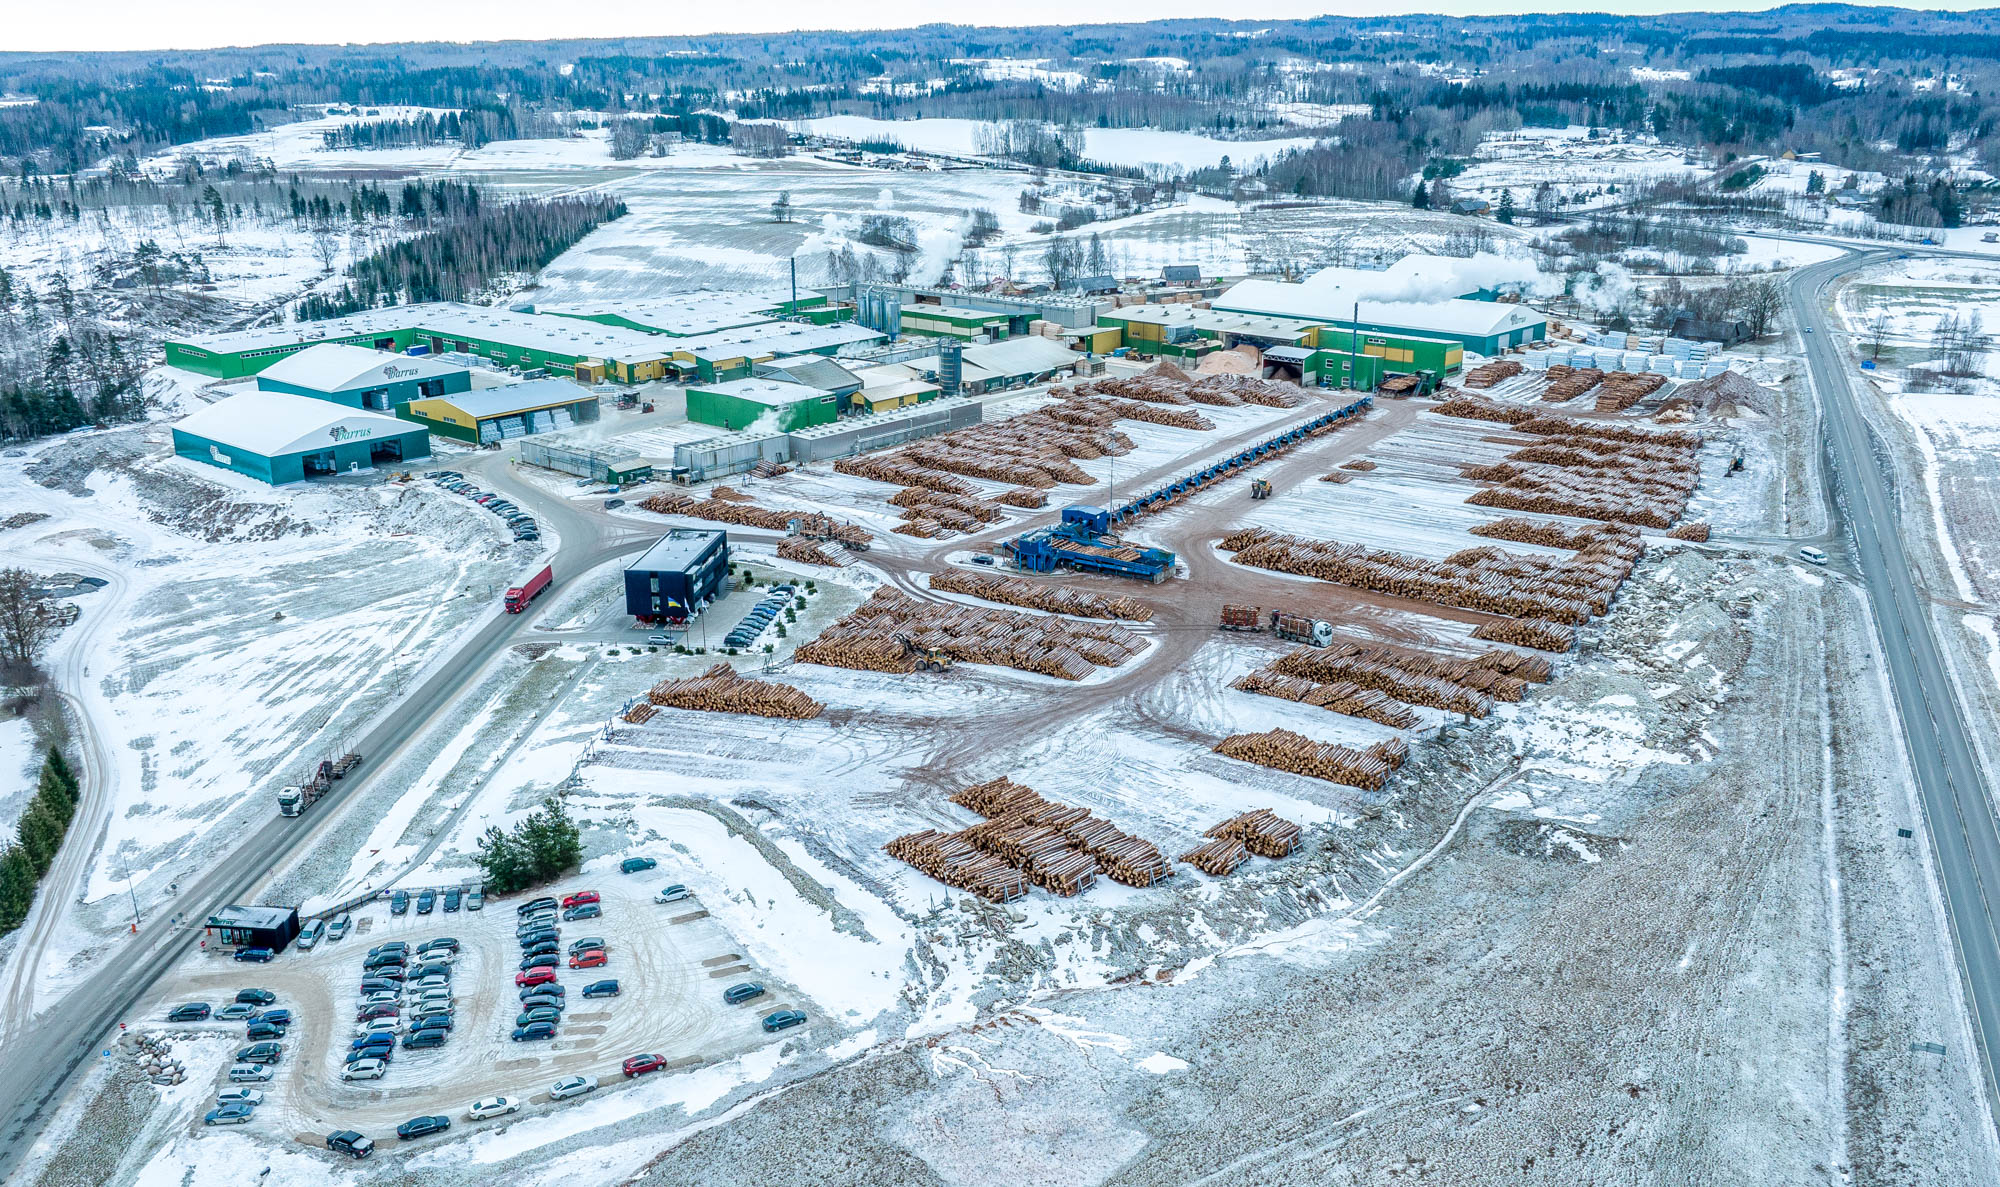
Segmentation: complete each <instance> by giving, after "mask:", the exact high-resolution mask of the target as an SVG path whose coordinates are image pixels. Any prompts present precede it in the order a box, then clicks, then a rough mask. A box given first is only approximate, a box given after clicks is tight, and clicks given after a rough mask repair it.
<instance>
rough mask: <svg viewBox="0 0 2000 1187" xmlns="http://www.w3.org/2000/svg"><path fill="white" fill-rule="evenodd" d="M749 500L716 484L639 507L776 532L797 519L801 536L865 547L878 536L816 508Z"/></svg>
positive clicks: (653, 497)
mask: <svg viewBox="0 0 2000 1187" xmlns="http://www.w3.org/2000/svg"><path fill="white" fill-rule="evenodd" d="M748 500H749V496H748V495H744V494H741V493H739V492H737V491H733V490H730V489H729V488H728V487H717V488H716V489H715V492H714V493H713V494H712V495H710V497H708V498H706V499H697V498H695V497H694V496H693V495H684V494H681V493H680V492H678V491H664V492H662V493H660V494H657V495H651V496H648V497H647V498H644V499H641V500H639V506H640V507H642V508H644V509H645V510H647V511H652V512H655V513H657V514H660V515H685V516H687V517H689V518H690V519H706V520H711V521H713V522H716V523H730V524H735V525H737V526H739V527H748V528H766V529H768V530H770V531H775V532H782V531H787V530H789V529H790V527H791V524H792V521H793V520H797V521H798V524H799V534H800V535H802V536H813V537H819V538H823V539H830V540H838V541H839V542H840V543H842V544H845V545H847V546H849V547H863V548H865V547H867V545H868V542H869V541H870V540H873V539H874V538H875V536H874V534H873V533H871V532H869V531H868V530H867V529H865V528H859V527H856V526H855V525H853V524H851V523H841V522H839V521H837V520H835V519H832V518H830V517H828V516H825V515H821V514H819V513H818V512H816V511H773V510H771V509H770V508H768V507H759V506H758V505H757V504H756V503H754V502H750V501H748Z"/></svg>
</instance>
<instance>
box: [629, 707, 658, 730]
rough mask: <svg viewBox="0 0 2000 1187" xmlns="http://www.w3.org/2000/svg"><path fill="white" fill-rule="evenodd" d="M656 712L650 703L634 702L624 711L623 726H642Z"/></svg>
mask: <svg viewBox="0 0 2000 1187" xmlns="http://www.w3.org/2000/svg"><path fill="white" fill-rule="evenodd" d="M658 712H659V710H658V709H655V708H653V702H651V701H634V702H633V703H632V707H631V708H630V709H627V710H625V724H627V725H644V724H646V723H647V722H648V721H651V720H652V718H653V714H655V713H658Z"/></svg>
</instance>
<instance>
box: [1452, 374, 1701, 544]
mask: <svg viewBox="0 0 2000 1187" xmlns="http://www.w3.org/2000/svg"><path fill="white" fill-rule="evenodd" d="M1655 378H1657V377H1655ZM1438 411H1439V412H1443V413H1445V414H1447V415H1451V416H1458V417H1463V418H1467V419H1473V420H1500V421H1502V422H1504V423H1507V424H1509V425H1511V426H1512V427H1513V428H1514V431H1516V432H1518V433H1525V434H1530V435H1533V436H1536V437H1540V438H1542V440H1540V441H1538V442H1533V443H1529V444H1526V445H1524V446H1523V447H1522V448H1519V449H1516V450H1514V451H1513V452H1511V453H1509V454H1508V455H1507V456H1506V459H1505V460H1503V461H1500V462H1495V463H1488V464H1480V463H1470V462H1467V463H1462V464H1461V465H1460V467H1459V469H1460V472H1461V473H1462V474H1463V475H1464V476H1465V477H1466V478H1468V479H1471V480H1472V481H1474V482H1484V483H1494V484H1495V485H1493V486H1489V487H1487V488H1485V489H1483V490H1480V491H1478V492H1477V493H1475V494H1474V495H1473V496H1472V497H1471V498H1469V499H1467V500H1466V502H1468V503H1471V504H1473V505H1474V506H1479V507H1501V508H1505V509H1507V510H1510V511H1532V512H1536V513H1539V514H1546V515H1568V516H1573V517H1575V518H1578V519H1597V520H1604V521H1606V522H1610V523H1625V524H1632V525H1635V526H1638V527H1650V528H1666V527H1669V526H1671V525H1672V524H1673V522H1674V521H1675V520H1677V519H1679V518H1680V516H1681V513H1682V512H1684V511H1685V510H1687V503H1688V499H1689V498H1690V497H1691V496H1692V495H1693V494H1694V489H1695V486H1696V485H1697V484H1698V483H1699V482H1700V481H1701V467H1700V465H1699V463H1698V462H1697V461H1696V459H1695V455H1696V453H1697V452H1698V451H1699V450H1700V448H1701V437H1700V436H1699V435H1698V434H1694V433H1682V432H1661V431H1657V430H1651V429H1641V428H1636V427H1633V426H1629V425H1620V424H1604V423H1600V422H1595V421H1585V420H1577V419H1574V418H1571V417H1562V416H1533V415H1528V414H1526V410H1525V409H1503V408H1499V407H1497V406H1495V405H1491V404H1487V403H1485V402H1483V401H1479V400H1452V401H1447V402H1446V403H1444V404H1441V405H1439V406H1438Z"/></svg>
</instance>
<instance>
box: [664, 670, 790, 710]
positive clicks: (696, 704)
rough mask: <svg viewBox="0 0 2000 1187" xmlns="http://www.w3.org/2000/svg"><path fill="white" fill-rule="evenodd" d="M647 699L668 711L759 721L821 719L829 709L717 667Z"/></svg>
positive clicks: (670, 683)
mask: <svg viewBox="0 0 2000 1187" xmlns="http://www.w3.org/2000/svg"><path fill="white" fill-rule="evenodd" d="M646 699H647V700H649V701H651V702H652V703H653V704H655V705H659V706H661V707H662V708H667V709H700V710H704V711H707V712H712V713H746V714H750V715H752V716H755V717H789V718H792V719H793V720H803V719H805V718H808V717H818V716H819V715H820V712H821V710H822V709H824V708H825V706H823V705H821V704H820V703H819V702H818V701H815V700H813V699H812V698H811V697H809V696H807V695H806V694H804V693H802V692H800V691H799V690H798V689H796V688H793V687H791V686H790V685H786V684H771V683H768V682H766V681H763V680H746V679H745V678H743V677H742V676H739V675H737V673H736V669H734V668H732V667H730V666H729V665H728V664H717V665H715V666H714V667H712V668H710V669H709V670H708V671H706V672H704V673H702V674H701V675H699V676H696V677H695V678H693V679H692V680H662V681H660V682H659V683H658V684H655V685H654V686H653V687H652V689H651V691H649V692H647V693H646Z"/></svg>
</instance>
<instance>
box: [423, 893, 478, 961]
mask: <svg viewBox="0 0 2000 1187" xmlns="http://www.w3.org/2000/svg"><path fill="white" fill-rule="evenodd" d="M473 893H474V894H477V893H478V891H474V892H473ZM417 951H418V952H452V953H456V952H457V951H458V940H457V939H455V938H454V937H452V936H438V937H437V938H435V939H430V940H425V941H424V942H423V943H422V944H420V945H418V947H417ZM426 959H429V958H428V957H426Z"/></svg>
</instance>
